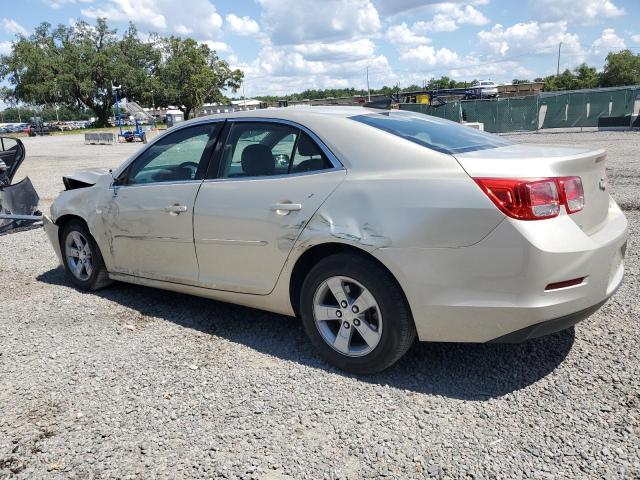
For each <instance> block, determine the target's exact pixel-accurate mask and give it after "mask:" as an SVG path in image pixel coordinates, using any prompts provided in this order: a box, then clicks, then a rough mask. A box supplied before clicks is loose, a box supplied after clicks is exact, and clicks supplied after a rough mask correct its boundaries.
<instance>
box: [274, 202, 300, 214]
mask: <svg viewBox="0 0 640 480" xmlns="http://www.w3.org/2000/svg"><path fill="white" fill-rule="evenodd" d="M271 210H272V211H274V212H276V213H277V214H278V215H289V213H291V212H296V211H298V210H302V204H301V203H274V204H273V205H271Z"/></svg>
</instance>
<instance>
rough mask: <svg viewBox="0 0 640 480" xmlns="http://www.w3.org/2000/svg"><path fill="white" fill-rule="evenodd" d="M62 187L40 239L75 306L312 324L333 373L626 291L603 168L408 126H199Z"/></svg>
mask: <svg viewBox="0 0 640 480" xmlns="http://www.w3.org/2000/svg"><path fill="white" fill-rule="evenodd" d="M63 181H64V184H65V188H66V191H64V192H62V193H61V194H60V196H59V197H58V198H57V199H56V200H55V201H54V203H53V205H52V206H51V218H50V219H49V218H46V217H45V219H44V225H45V230H46V232H47V235H48V237H49V239H50V241H51V243H52V245H53V248H54V250H55V252H56V254H57V255H58V258H59V260H60V262H61V264H62V265H64V267H65V269H66V271H67V274H68V276H69V278H70V280H71V281H72V282H73V283H74V284H75V285H76V286H78V287H79V288H82V289H86V290H95V289H98V288H102V287H105V286H107V285H108V284H109V282H110V281H111V280H121V281H124V282H130V283H135V284H142V285H147V286H152V287H158V288H163V289H167V290H175V291H179V292H184V293H189V294H193V295H200V296H204V297H209V298H213V299H217V300H223V301H228V302H232V303H237V304H242V305H247V306H250V307H254V308H261V309H265V310H269V311H273V312H277V313H282V314H285V315H299V316H301V318H302V322H303V325H304V328H305V330H306V332H307V334H308V336H309V338H310V340H311V342H312V343H313V345H314V346H315V347H316V348H317V349H318V350H319V352H320V353H321V354H322V356H323V357H324V358H325V359H327V360H328V361H329V362H331V363H332V364H333V365H336V366H337V367H339V368H342V369H345V370H348V371H351V372H356V373H371V372H377V371H380V370H383V369H385V368H387V367H389V366H390V365H392V364H393V363H395V362H396V361H397V360H398V359H399V358H400V357H402V355H403V354H404V353H405V352H406V351H407V350H408V349H409V347H410V346H411V345H412V343H413V342H414V340H415V339H416V337H417V338H418V339H419V340H421V341H438V342H519V341H524V340H527V339H529V338H534V337H538V336H541V335H546V334H549V333H553V332H556V331H559V330H562V329H565V328H567V327H569V326H572V325H574V324H575V323H577V322H579V321H580V320H582V319H584V318H586V317H588V316H589V315H591V314H592V313H593V312H595V311H596V310H597V309H598V308H599V307H600V306H601V305H602V304H603V303H604V302H606V301H607V299H608V298H610V297H611V296H612V295H613V294H614V292H615V291H616V289H617V288H618V286H619V285H620V284H621V282H622V277H623V272H624V261H623V258H624V254H625V249H626V240H627V221H626V218H625V216H624V215H623V213H622V211H621V210H620V208H619V207H618V206H617V205H616V203H615V202H614V201H613V199H612V198H611V197H610V195H609V193H608V191H607V186H606V176H605V152H604V150H601V149H599V150H591V149H587V148H569V147H545V146H540V145H516V144H513V143H511V142H510V141H508V140H506V139H504V138H501V137H499V136H495V135H491V134H487V133H484V132H480V131H478V130H475V129H472V128H469V127H466V126H463V125H460V124H458V123H454V122H450V121H447V120H442V119H439V118H436V117H430V116H426V115H422V114H419V113H413V112H407V111H393V110H392V111H381V110H373V109H366V108H360V107H313V108H309V109H286V108H285V109H278V110H261V111H251V112H235V113H227V114H221V115H217V116H211V117H202V118H197V119H195V120H191V121H188V122H182V123H179V124H176V125H175V126H174V127H173V128H172V129H170V130H167V131H166V133H165V134H164V135H161V136H159V137H157V138H156V139H154V141H152V142H151V143H150V144H149V145H148V146H147V147H144V148H142V149H141V150H140V151H139V153H137V154H136V155H134V156H133V157H132V158H131V159H129V160H128V161H126V162H125V163H124V164H123V165H122V166H121V167H120V168H118V169H117V170H115V171H114V172H113V173H112V172H111V171H108V170H93V171H85V172H78V173H77V174H72V175H67V176H65V177H64V179H63ZM178 308H179V307H178Z"/></svg>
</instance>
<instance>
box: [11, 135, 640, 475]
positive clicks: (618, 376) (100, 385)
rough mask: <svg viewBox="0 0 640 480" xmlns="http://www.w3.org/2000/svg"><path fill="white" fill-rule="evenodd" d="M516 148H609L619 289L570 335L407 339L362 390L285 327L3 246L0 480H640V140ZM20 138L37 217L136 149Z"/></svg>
mask: <svg viewBox="0 0 640 480" xmlns="http://www.w3.org/2000/svg"><path fill="white" fill-rule="evenodd" d="M512 138H513V139H514V140H515V141H518V142H524V141H528V142H536V143H537V142H540V143H564V144H581V145H590V146H604V147H606V148H607V149H608V152H609V153H608V162H609V166H610V172H609V180H610V184H611V187H612V192H613V195H614V196H615V197H616V199H617V200H618V201H619V202H620V203H621V204H622V205H623V206H624V208H625V210H626V214H627V215H628V218H629V221H630V242H629V248H628V252H627V276H626V281H625V283H624V284H623V286H622V287H621V289H620V290H619V292H618V293H617V295H616V296H615V297H614V298H613V299H612V300H611V301H610V302H609V303H608V304H606V305H605V306H604V307H603V308H602V309H601V310H600V311H599V312H597V313H596V314H595V315H593V316H592V317H591V318H590V319H588V320H586V321H585V322H583V323H582V324H580V325H579V326H578V327H577V328H576V329H575V330H573V329H571V330H568V331H565V332H562V333H559V334H556V335H553V336H550V337H547V338H543V339H537V340H533V341H530V342H528V343H526V344H522V345H459V344H419V345H416V346H415V347H414V348H413V349H412V350H411V351H410V352H409V354H408V355H407V356H406V357H405V358H404V359H403V360H402V361H401V362H400V363H399V364H398V365H397V366H396V367H395V368H393V369H391V370H389V371H387V372H385V373H383V374H379V375H375V376H369V377H364V378H356V377H354V376H351V375H346V374H344V373H342V372H340V371H338V370H335V369H333V368H331V367H329V366H327V365H326V364H324V363H323V362H321V361H320V360H319V359H318V358H317V356H316V355H315V353H314V351H313V350H312V348H311V347H310V345H309V344H308V342H307V341H306V339H305V336H304V333H303V330H302V327H301V325H300V323H299V321H297V320H296V319H291V318H287V317H282V316H278V315H274V314H270V313H264V312H260V311H256V310H251V309H247V308H242V307H237V306H233V305H228V304H223V303H219V302H214V301H209V300H204V299H198V298H193V297H188V296H184V295H179V294H174V293H167V292H161V291H158V290H153V289H150V288H144V287H137V286H129V285H125V284H116V285H114V286H113V287H112V288H109V289H106V290H103V291H100V292H97V293H91V294H86V293H80V292H79V291H77V290H75V289H74V288H72V287H71V285H70V284H69V282H68V281H67V280H66V278H65V277H64V275H63V273H62V271H61V269H60V268H58V267H57V265H56V259H55V257H54V254H53V252H52V250H51V248H50V246H49V245H48V242H47V240H46V238H45V235H44V232H43V231H42V230H41V229H32V230H28V231H22V232H18V233H13V234H9V235H4V236H1V237H0V252H1V253H0V285H2V290H1V292H2V303H1V306H0V308H1V309H0V345H1V347H2V348H1V350H0V478H5V477H6V478H9V477H14V476H15V477H17V478H29V479H33V478H52V479H57V478H78V479H86V478H194V477H196V478H257V479H264V480H267V479H271V480H277V479H285V478H295V479H298V478H310V479H322V478H345V479H346V478H354V479H355V478H380V477H383V476H384V477H387V478H398V479H406V478H524V477H531V478H561V477H564V478H640V441H639V437H640V435H639V434H640V413H639V407H640V384H639V380H638V379H639V378H640V362H639V356H640V335H639V331H638V325H637V322H638V318H640V307H639V304H638V301H637V295H638V291H640V288H639V287H640V285H639V282H638V277H639V275H640V268H639V267H640V258H639V255H638V249H637V245H638V241H639V240H638V239H640V213H639V207H640V199H639V191H640V190H639V189H640V160H639V157H638V152H639V151H640V133H628V132H625V133H622V132H620V133H582V134H534V135H515V136H513V137H512ZM25 143H26V146H27V151H28V160H27V161H26V162H25V165H24V166H23V168H22V169H21V173H22V174H28V175H30V176H31V177H32V179H33V181H34V184H35V186H36V188H37V189H38V191H39V192H40V193H41V196H42V197H43V202H42V203H43V205H44V206H45V207H47V206H48V204H50V202H51V201H52V199H53V198H54V197H55V195H56V194H57V192H58V191H60V190H61V189H62V185H61V182H60V176H61V174H62V173H63V172H67V171H71V170H74V169H77V168H81V167H94V166H116V165H117V164H119V163H120V162H121V160H122V159H123V158H124V157H126V156H128V155H129V154H130V153H132V152H133V151H134V150H135V149H136V148H138V145H118V146H101V147H98V146H83V145H82V140H81V138H80V137H78V136H65V137H54V138H50V139H45V138H36V139H27V140H26V142H25ZM87 159H89V160H87Z"/></svg>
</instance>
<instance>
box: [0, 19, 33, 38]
mask: <svg viewBox="0 0 640 480" xmlns="http://www.w3.org/2000/svg"><path fill="white" fill-rule="evenodd" d="M2 28H3V30H4V31H5V32H7V33H10V34H13V35H28V34H29V32H28V31H27V29H26V28H24V27H23V26H22V25H20V24H19V23H18V22H16V21H15V20H14V19H13V18H3V19H2Z"/></svg>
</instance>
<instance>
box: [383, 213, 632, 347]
mask: <svg viewBox="0 0 640 480" xmlns="http://www.w3.org/2000/svg"><path fill="white" fill-rule="evenodd" d="M626 240H627V221H626V218H625V217H624V215H623V213H622V212H621V211H620V209H619V208H618V206H617V205H616V204H615V203H614V202H613V201H612V202H611V205H610V209H609V213H608V216H607V219H606V221H605V222H604V224H603V225H602V228H600V230H599V231H598V232H596V233H593V234H591V235H587V234H585V233H584V232H582V230H580V228H579V227H578V225H577V224H576V223H575V222H574V221H573V220H572V219H571V218H570V217H569V216H566V215H564V216H560V217H557V218H554V219H550V220H544V221H539V222H518V221H511V220H510V219H505V220H504V221H503V222H502V223H501V224H500V225H498V227H496V228H495V230H493V231H492V232H491V233H490V234H489V235H488V236H487V237H486V238H484V239H483V240H482V241H481V242H479V243H477V244H475V245H472V246H469V247H462V248H408V249H404V248H392V247H390V248H381V249H378V250H376V251H374V252H373V254H374V255H375V256H377V258H378V259H379V260H380V261H382V262H383V263H384V264H385V265H387V267H388V268H389V269H390V270H391V272H392V273H393V274H394V275H395V276H396V278H397V279H398V282H399V283H400V285H401V286H402V288H403V290H404V292H405V295H406V297H407V300H408V302H409V305H410V307H411V312H412V314H413V318H414V321H415V324H416V329H417V332H418V338H419V339H420V340H421V341H438V342H490V341H493V342H517V341H522V340H526V339H528V338H533V337H537V336H541V335H546V334H548V333H553V332H555V331H558V330H561V329H563V328H567V327H569V326H571V325H573V324H575V323H577V322H578V321H580V320H582V319H584V318H586V317H588V316H589V315H591V314H592V313H593V312H595V311H596V310H597V309H598V308H599V307H600V306H601V305H602V304H603V303H604V302H606V300H607V299H609V298H610V297H611V296H612V295H613V294H614V293H615V291H616V289H617V288H618V287H619V286H620V284H621V283H622V278H623V274H624V260H623V257H624V250H625V245H626ZM579 277H586V278H585V280H584V281H583V282H582V283H581V284H579V285H574V286H569V287H564V288H558V289H554V290H546V286H547V285H549V284H551V283H556V282H562V281H566V280H570V279H574V278H579Z"/></svg>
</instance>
